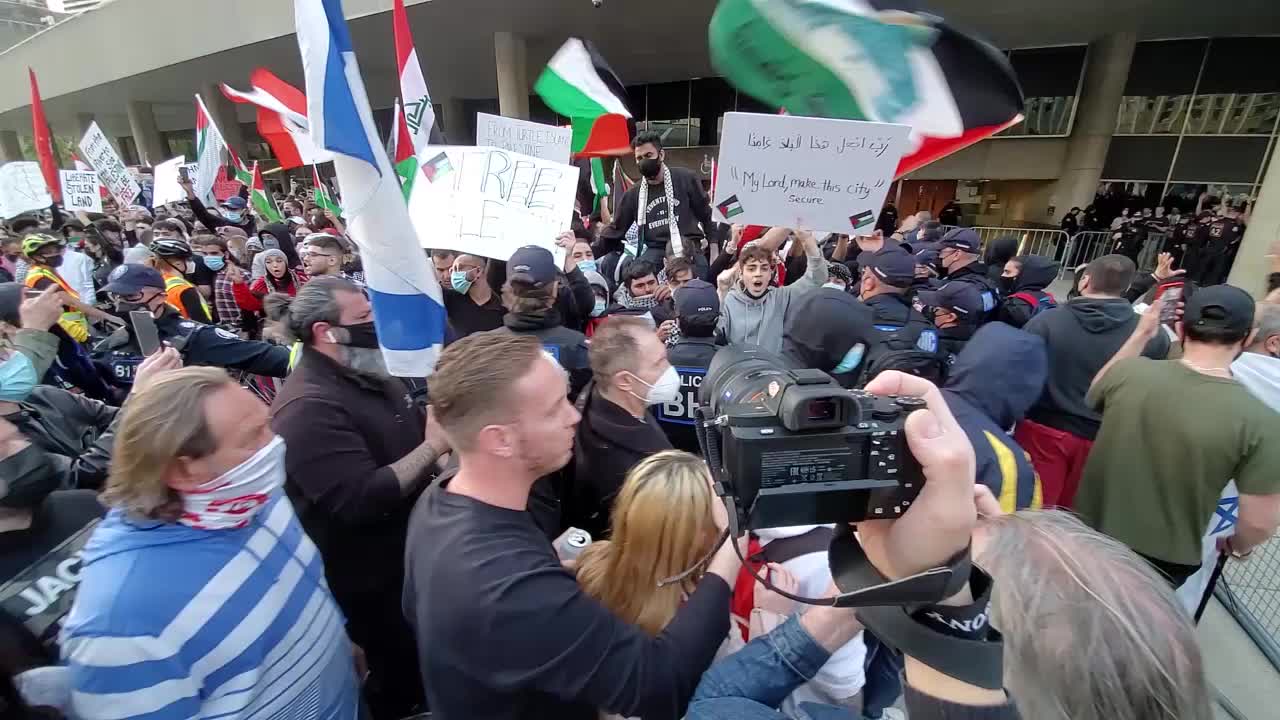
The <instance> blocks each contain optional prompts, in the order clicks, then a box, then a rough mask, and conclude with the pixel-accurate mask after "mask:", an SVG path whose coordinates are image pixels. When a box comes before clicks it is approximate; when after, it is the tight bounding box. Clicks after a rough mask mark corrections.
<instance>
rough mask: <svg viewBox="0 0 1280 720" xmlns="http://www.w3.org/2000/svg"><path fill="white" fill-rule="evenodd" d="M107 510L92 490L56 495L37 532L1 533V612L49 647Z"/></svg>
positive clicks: (36, 516) (41, 509)
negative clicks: (86, 551)
mask: <svg viewBox="0 0 1280 720" xmlns="http://www.w3.org/2000/svg"><path fill="white" fill-rule="evenodd" d="M105 512H106V509H105V508H103V506H102V504H101V503H99V502H98V494H97V493H95V492H93V491H91V490H65V491H61V492H55V493H51V494H50V495H49V496H48V497H46V498H45V499H44V502H42V503H40V505H38V506H37V507H36V508H34V510H33V513H32V519H31V526H30V527H28V528H25V529H22V530H10V531H9V532H4V533H0V607H2V608H3V609H4V611H5V612H6V613H8V614H9V615H10V616H12V617H14V618H17V619H18V620H19V621H21V622H22V623H23V624H25V625H26V626H27V629H29V630H31V632H32V633H33V634H34V635H35V636H36V637H38V638H40V639H41V640H42V641H44V643H45V644H46V645H48V646H53V645H55V644H56V643H57V640H58V630H59V628H60V627H61V625H62V618H63V617H65V616H66V614H67V613H68V612H70V610H71V604H72V602H73V601H74V600H75V595H76V592H75V591H76V586H77V585H78V584H79V582H80V560H79V557H80V550H81V549H83V548H84V545H85V542H86V541H88V539H89V535H90V534H92V532H93V528H94V527H95V526H96V525H97V523H98V520H99V519H100V518H101V517H102V515H103V513H105Z"/></svg>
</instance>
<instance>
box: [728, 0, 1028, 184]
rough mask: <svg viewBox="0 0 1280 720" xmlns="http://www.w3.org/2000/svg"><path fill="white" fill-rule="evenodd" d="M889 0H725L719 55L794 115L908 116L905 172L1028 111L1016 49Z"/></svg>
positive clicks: (747, 83)
mask: <svg viewBox="0 0 1280 720" xmlns="http://www.w3.org/2000/svg"><path fill="white" fill-rule="evenodd" d="M900 4H901V3H895V2H892V1H891V0H845V1H844V2H839V3H836V2H814V1H812V0H720V3H719V5H717V7H716V10H715V13H714V14H713V15H712V16H711V24H710V26H709V28H708V35H709V44H710V48H711V62H712V64H713V65H714V66H715V68H716V69H717V70H718V71H719V72H720V73H721V74H723V75H724V76H725V78H726V79H727V80H728V81H729V82H730V83H731V84H732V85H733V86H734V87H736V88H738V90H740V91H742V92H745V93H747V94H749V95H751V96H753V97H756V98H759V99H760V100H762V101H764V102H767V103H770V104H773V105H775V106H777V107H784V108H786V109H787V111H788V112H789V113H791V114H793V115H809V116H814V117H830V118H847V119H851V120H870V121H874V122H886V123H900V124H903V125H910V126H911V136H910V139H911V143H912V147H911V148H909V149H908V150H907V152H906V153H905V154H903V156H902V161H901V162H900V163H899V164H898V171H897V176H898V177H901V176H902V175H904V174H906V173H909V172H911V171H912V170H916V169H918V168H920V167H923V166H924V165H927V164H929V163H931V162H933V161H934V160H937V159H939V158H942V157H945V156H947V155H950V154H951V153H953V152H956V151H957V150H960V149H962V148H965V147H968V146H969V145H972V144H973V143H976V142H978V141H979V140H982V139H983V138H986V137H990V136H991V135H994V134H995V133H997V132H1000V131H1001V130H1004V129H1005V128H1008V127H1011V126H1013V125H1016V124H1017V123H1019V122H1021V120H1022V109H1023V102H1022V90H1021V89H1020V88H1019V87H1018V81H1017V78H1016V77H1015V75H1014V72H1013V68H1012V67H1011V66H1010V65H1009V61H1008V58H1006V57H1005V56H1004V54H1003V53H1001V52H1000V51H999V50H997V49H996V48H994V47H992V46H991V45H989V44H987V43H986V42H985V41H983V40H980V39H978V38H976V37H973V36H971V35H965V34H963V33H961V32H959V31H958V30H956V29H954V28H952V27H951V26H949V25H947V24H946V23H945V22H943V21H942V20H941V19H940V18H938V17H936V16H933V15H928V14H925V13H916V12H912V11H908V10H900V9H898V5H900Z"/></svg>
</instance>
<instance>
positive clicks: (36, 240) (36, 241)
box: [22, 233, 67, 257]
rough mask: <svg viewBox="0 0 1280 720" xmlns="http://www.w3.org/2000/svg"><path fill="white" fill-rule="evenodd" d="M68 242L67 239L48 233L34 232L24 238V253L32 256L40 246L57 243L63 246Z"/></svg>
mask: <svg viewBox="0 0 1280 720" xmlns="http://www.w3.org/2000/svg"><path fill="white" fill-rule="evenodd" d="M66 244H67V241H66V240H63V239H62V238H60V237H55V236H53V235H48V234H46V233H32V234H30V235H28V236H26V237H24V238H22V254H23V255H26V256H27V257H31V256H33V255H35V254H36V252H38V251H39V250H40V248H44V247H49V246H50V245H57V246H59V247H62V246H64V245H66Z"/></svg>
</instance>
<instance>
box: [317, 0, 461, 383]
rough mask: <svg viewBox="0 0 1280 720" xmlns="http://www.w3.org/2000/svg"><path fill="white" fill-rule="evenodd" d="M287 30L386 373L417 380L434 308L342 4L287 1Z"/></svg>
mask: <svg viewBox="0 0 1280 720" xmlns="http://www.w3.org/2000/svg"><path fill="white" fill-rule="evenodd" d="M294 22H295V25H296V27H297V32H298V47H299V49H300V50H301V51H302V67H303V72H304V73H305V75H306V92H307V119H308V121H309V123H310V125H311V137H312V140H313V141H314V142H315V144H316V146H317V147H319V148H323V149H325V150H329V151H331V152H332V153H333V155H334V157H333V166H334V170H335V171H336V173H337V176H338V185H339V187H341V188H342V207H343V218H344V219H345V220H346V221H347V231H348V233H349V234H350V235H351V237H352V239H353V240H355V242H356V244H357V245H359V246H360V256H361V259H362V261H363V263H364V273H365V283H366V285H367V287H368V291H369V299H370V302H371V303H372V304H373V317H374V322H375V323H376V325H377V329H378V343H379V344H380V345H381V346H382V354H383V356H384V357H385V358H386V361H387V368H388V369H389V370H390V371H391V373H392V374H393V375H397V376H400V377H425V376H427V375H430V374H431V371H432V370H433V369H434V368H435V364H436V358H438V357H439V355H440V348H441V347H442V346H443V344H444V328H445V312H444V302H443V299H442V296H441V294H440V286H439V284H438V283H437V282H436V276H435V273H433V272H432V271H431V269H430V268H429V267H428V265H427V258H426V254H425V253H424V252H423V251H422V245H421V243H420V241H419V239H418V235H417V233H416V232H415V230H414V226H413V222H412V221H411V220H410V219H409V210H408V208H407V207H406V206H405V203H404V196H403V194H402V193H401V190H400V183H399V181H398V180H397V178H396V173H395V172H394V170H393V169H392V166H391V160H390V158H388V157H387V154H386V151H385V150H383V148H382V144H381V143H380V142H379V141H378V134H377V130H376V128H375V126H374V123H373V112H372V110H371V109H370V107H369V97H368V95H367V94H366V93H365V89H364V81H363V80H362V79H361V77H360V67H359V66H358V65H357V64H356V56H355V52H354V51H353V50H352V47H351V35H350V33H349V32H348V31H347V21H346V19H345V18H344V17H343V15H342V2H341V0H295V2H294Z"/></svg>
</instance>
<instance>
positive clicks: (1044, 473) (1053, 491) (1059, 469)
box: [1013, 420, 1093, 508]
mask: <svg viewBox="0 0 1280 720" xmlns="http://www.w3.org/2000/svg"><path fill="white" fill-rule="evenodd" d="M1013 439H1014V440H1017V441H1018V444H1019V445H1021V446H1022V449H1023V450H1026V451H1027V454H1028V455H1030V456H1031V464H1032V465H1033V466H1035V469H1036V473H1038V474H1039V475H1040V487H1041V489H1042V491H1043V495H1044V507H1046V508H1050V507H1063V508H1070V507H1071V506H1072V505H1073V504H1074V503H1075V499H1076V490H1077V489H1079V487H1080V476H1081V475H1082V474H1083V473H1084V463H1085V460H1088V459H1089V450H1091V449H1092V448H1093V441H1092V440H1085V439H1084V438H1082V437H1080V436H1078V435H1072V434H1071V433H1069V432H1067V431H1065V430H1057V429H1055V428H1051V427H1049V426H1048V425H1041V424H1040V423H1036V422H1031V421H1030V420H1023V421H1022V422H1020V423H1018V427H1017V428H1016V429H1015V430H1014V432H1013Z"/></svg>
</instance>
